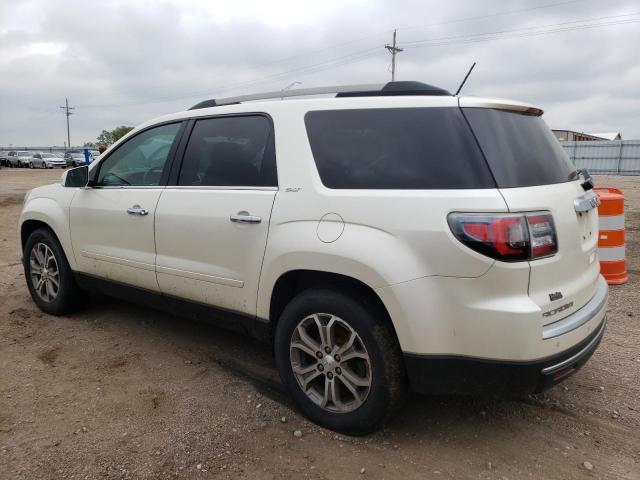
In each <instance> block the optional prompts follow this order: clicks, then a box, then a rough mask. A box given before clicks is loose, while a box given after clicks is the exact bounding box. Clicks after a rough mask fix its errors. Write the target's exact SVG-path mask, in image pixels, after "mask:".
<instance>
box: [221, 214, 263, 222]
mask: <svg viewBox="0 0 640 480" xmlns="http://www.w3.org/2000/svg"><path fill="white" fill-rule="evenodd" d="M229 220H231V221H232V222H234V223H260V222H261V221H262V218H260V217H256V216H255V215H249V213H247V212H238V213H237V214H235V215H231V216H230V217H229Z"/></svg>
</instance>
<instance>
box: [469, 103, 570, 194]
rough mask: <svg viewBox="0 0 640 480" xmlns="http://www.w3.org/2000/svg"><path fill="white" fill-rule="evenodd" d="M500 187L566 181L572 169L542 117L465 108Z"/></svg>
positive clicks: (505, 111)
mask: <svg viewBox="0 0 640 480" xmlns="http://www.w3.org/2000/svg"><path fill="white" fill-rule="evenodd" d="M463 110H464V114H465V116H466V117H467V119H468V120H469V124H470V125H471V128H472V129H473V132H474V133H475V135H476V138H477V139H478V142H479V143H480V146H481V147H482V151H483V152H484V154H485V156H486V158H487V162H488V163H489V166H490V167H491V171H492V172H493V175H494V177H495V179H496V182H497V183H498V187H500V188H510V187H530V186H534V185H547V184H551V183H562V182H567V181H569V180H571V179H572V178H573V172H574V171H575V169H576V168H575V167H574V166H573V164H572V163H571V161H570V160H569V158H568V157H567V155H566V154H565V153H564V150H563V148H562V147H561V146H560V143H559V142H558V140H557V139H556V137H555V136H554V135H553V133H552V132H551V130H549V127H548V126H547V124H546V123H545V122H544V120H542V118H541V117H536V116H531V115H523V114H521V113H515V112H510V111H507V110H494V109H487V108H464V109H463Z"/></svg>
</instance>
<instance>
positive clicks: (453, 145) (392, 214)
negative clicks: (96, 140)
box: [20, 82, 608, 434]
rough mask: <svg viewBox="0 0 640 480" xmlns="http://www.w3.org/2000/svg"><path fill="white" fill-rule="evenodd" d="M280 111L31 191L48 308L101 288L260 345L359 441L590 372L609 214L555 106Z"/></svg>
mask: <svg viewBox="0 0 640 480" xmlns="http://www.w3.org/2000/svg"><path fill="white" fill-rule="evenodd" d="M329 91H330V92H334V95H333V96H332V98H318V97H317V94H321V93H327V92H329ZM336 92H337V95H335V93H336ZM294 95H316V97H315V98H305V99H297V100H286V101H281V100H280V97H283V96H294ZM267 97H269V95H263V96H261V95H255V96H249V97H242V98H230V99H224V100H217V101H213V100H210V101H206V102H202V103H201V104H198V105H196V106H195V107H193V108H192V109H191V110H188V111H185V112H180V113H176V114H172V115H168V116H165V117H161V118H158V119H156V120H153V121H151V122H148V123H145V124H143V125H141V126H140V127H138V128H136V129H135V130H133V131H132V132H131V133H130V134H128V135H127V136H126V137H124V138H123V139H121V140H120V141H119V142H118V143H116V144H115V145H113V146H112V147H111V148H110V149H109V150H108V151H107V152H105V154H104V155H102V157H101V158H100V160H99V161H97V162H95V163H93V164H92V165H91V166H89V167H87V166H83V167H79V168H77V169H73V170H70V171H67V172H66V173H65V174H64V175H63V180H62V185H50V186H45V187H40V188H36V189H34V190H32V191H31V192H30V193H29V194H28V195H27V197H26V199H25V205H24V209H23V211H22V216H21V219H20V229H21V238H22V246H23V251H24V269H25V275H26V280H27V284H28V287H29V290H30V292H31V295H32V297H33V299H34V301H35V302H36V303H37V305H38V306H39V307H40V308H41V309H42V310H44V311H45V312H48V313H52V314H62V313H66V312H69V311H71V310H72V309H73V308H75V307H77V306H78V305H79V303H80V301H81V299H82V298H83V297H85V294H84V293H83V291H84V290H88V291H90V290H94V289H98V290H100V291H103V292H105V293H107V294H109V295H113V296H119V297H124V298H128V299H132V300H135V301H144V302H147V303H149V304H150V305H153V306H154V307H159V308H163V309H168V310H171V311H173V312H177V313H179V314H182V315H187V316H191V317H195V318H197V319H201V320H214V321H219V322H221V323H222V324H223V325H226V326H228V327H231V328H236V329H241V330H243V331H247V332H249V333H251V334H253V335H255V336H257V337H259V338H263V339H265V340H268V341H270V342H272V343H273V349H274V354H275V357H276V363H277V366H278V369H279V371H280V374H281V377H282V381H283V383H284V385H285V386H286V388H287V389H288V390H289V392H290V394H291V395H292V397H293V398H294V400H295V402H296V404H297V405H298V406H299V408H300V409H301V410H302V412H304V414H306V415H307V416H308V417H309V418H311V419H313V420H314V421H315V422H317V423H319V424H321V425H324V426H326V427H329V428H331V429H334V430H338V431H342V432H346V433H351V434H361V433H365V432H369V431H371V430H373V429H375V428H377V427H378V426H379V425H380V424H381V422H382V421H383V420H384V419H385V418H386V417H387V416H388V414H389V413H390V412H391V411H393V410H394V409H395V408H397V406H398V405H399V404H400V400H401V399H402V397H403V394H404V392H405V391H406V390H407V387H409V386H410V387H411V388H412V389H413V390H415V391H418V392H423V393H470V392H479V391H489V392H505V391H508V392H513V391H525V392H533V391H540V390H542V389H544V388H546V387H549V386H551V385H553V384H554V383H556V382H558V381H560V380H562V379H563V378H565V377H567V376H568V375H570V374H571V373H573V372H574V371H576V370H577V369H578V368H579V367H581V366H582V365H583V364H584V363H585V362H586V360H587V359H588V358H589V357H590V356H591V354H592V353H593V351H594V350H595V349H596V347H597V346H598V343H599V342H600V339H601V338H602V335H603V332H604V328H605V323H606V320H605V308H606V303H607V296H608V290H607V285H606V283H605V282H604V280H603V279H602V277H601V276H600V275H599V262H598V258H597V253H596V244H597V237H598V235H597V234H598V231H597V228H598V227H597V225H598V218H597V210H596V208H595V207H597V205H598V199H597V197H596V196H595V194H594V193H593V191H592V190H591V187H592V183H591V180H590V178H589V177H588V174H586V172H576V171H575V169H574V168H573V167H572V165H571V163H570V162H569V161H568V159H567V157H566V156H565V154H564V153H563V150H562V148H561V147H560V145H559V144H558V142H557V141H556V139H555V138H554V136H553V135H552V133H551V132H550V131H549V129H548V128H547V126H546V125H545V123H544V122H543V120H542V119H541V114H542V111H541V110H540V109H538V108H535V107H532V106H530V105H526V104H523V103H519V102H512V101H507V100H492V99H478V98H471V97H458V96H453V95H451V94H450V93H448V92H446V91H444V90H442V89H439V88H436V87H432V86H429V85H425V84H422V83H418V82H393V83H389V84H386V85H384V86H382V87H381V86H376V87H371V86H360V87H351V88H348V87H341V88H332V89H310V90H299V91H294V92H276V93H275V94H272V95H271V97H277V98H276V99H272V100H267V101H262V102H251V100H260V99H265V98H267Z"/></svg>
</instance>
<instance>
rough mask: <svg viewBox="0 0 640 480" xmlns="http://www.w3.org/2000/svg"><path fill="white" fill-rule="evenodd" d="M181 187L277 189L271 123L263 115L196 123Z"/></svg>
mask: <svg viewBox="0 0 640 480" xmlns="http://www.w3.org/2000/svg"><path fill="white" fill-rule="evenodd" d="M178 185H184V186H191V187H199V186H212V187H223V186H227V187H228V186H232V187H275V186H277V175H276V164H275V152H274V145H273V133H272V128H271V121H270V120H269V119H268V118H267V117H265V116H262V115H249V116H237V117H217V118H205V119H202V120H197V121H196V123H195V125H194V127H193V131H192V132H191V136H190V137H189V143H188V144H187V148H186V151H185V153H184V159H183V161H182V168H181V170H180V176H179V178H178Z"/></svg>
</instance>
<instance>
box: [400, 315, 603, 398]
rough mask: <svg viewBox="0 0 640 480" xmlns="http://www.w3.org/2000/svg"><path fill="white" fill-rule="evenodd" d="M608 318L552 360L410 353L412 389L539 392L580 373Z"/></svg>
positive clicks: (407, 359) (407, 360)
mask: <svg viewBox="0 0 640 480" xmlns="http://www.w3.org/2000/svg"><path fill="white" fill-rule="evenodd" d="M606 323H607V319H606V317H604V318H603V319H602V321H601V322H600V324H599V325H598V327H597V328H595V329H594V331H593V332H592V333H591V334H590V335H589V336H588V337H586V338H585V339H584V340H582V341H581V342H580V343H578V344H577V345H575V346H573V347H571V348H569V349H567V350H565V351H563V352H561V353H559V354H556V355H553V356H550V357H547V358H544V359H541V360H535V361H525V362H509V361H504V360H485V359H476V358H467V357H456V356H443V355H438V356H431V355H416V354H411V353H407V354H405V355H404V361H405V366H406V369H407V373H408V375H409V381H410V383H411V388H412V389H413V390H414V391H416V392H419V393H425V394H452V393H456V394H483V393H484V394H504V393H536V392H541V391H543V390H546V389H547V388H550V387H552V386H553V385H555V384H557V383H559V382H561V381H562V380H564V379H565V378H567V377H569V376H570V375H571V374H573V373H575V372H576V371H578V370H579V369H580V368H581V367H582V366H583V365H584V364H585V363H586V362H587V360H589V358H590V357H591V355H592V354H593V352H595V350H596V349H597V348H598V345H599V344H600V341H601V340H602V337H603V335H604V331H605V327H606Z"/></svg>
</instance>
